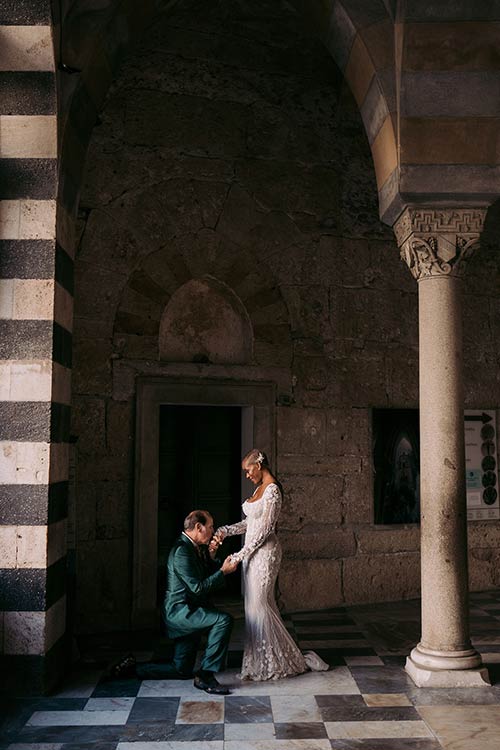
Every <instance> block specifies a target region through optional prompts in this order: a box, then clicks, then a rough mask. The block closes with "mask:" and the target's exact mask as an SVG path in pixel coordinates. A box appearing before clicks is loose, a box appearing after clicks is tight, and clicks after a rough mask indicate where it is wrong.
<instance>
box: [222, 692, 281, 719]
mask: <svg viewBox="0 0 500 750" xmlns="http://www.w3.org/2000/svg"><path fill="white" fill-rule="evenodd" d="M225 703H226V713H225V720H226V723H228V724H249V723H252V724H254V723H260V722H272V720H273V714H272V710H271V701H270V699H269V698H268V696H258V697H257V696H254V697H252V696H248V697H244V696H236V695H230V696H228V697H227V698H226V701H225Z"/></svg>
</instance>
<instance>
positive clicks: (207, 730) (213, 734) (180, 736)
mask: <svg viewBox="0 0 500 750" xmlns="http://www.w3.org/2000/svg"><path fill="white" fill-rule="evenodd" d="M164 739H166V740H170V741H171V742H200V741H201V740H207V741H208V740H222V739H224V724H176V725H175V726H173V727H170V728H169V729H168V730H167V732H166V734H165V737H164ZM137 740H140V741H142V735H138V736H137ZM186 750H189V745H186Z"/></svg>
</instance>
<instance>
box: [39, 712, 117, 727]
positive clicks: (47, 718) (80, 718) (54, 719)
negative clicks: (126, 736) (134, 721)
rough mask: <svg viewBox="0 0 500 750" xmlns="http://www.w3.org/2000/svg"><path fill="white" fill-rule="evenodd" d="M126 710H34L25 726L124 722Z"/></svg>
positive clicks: (114, 723) (63, 725)
mask: <svg viewBox="0 0 500 750" xmlns="http://www.w3.org/2000/svg"><path fill="white" fill-rule="evenodd" d="M129 713H130V709H129V710H127V711H123V710H122V711H35V713H34V714H33V715H32V716H31V718H30V720H29V721H28V722H27V723H26V726H30V727H79V726H87V727H88V726H106V725H113V726H116V725H117V724H126V723H127V719H128V715H129Z"/></svg>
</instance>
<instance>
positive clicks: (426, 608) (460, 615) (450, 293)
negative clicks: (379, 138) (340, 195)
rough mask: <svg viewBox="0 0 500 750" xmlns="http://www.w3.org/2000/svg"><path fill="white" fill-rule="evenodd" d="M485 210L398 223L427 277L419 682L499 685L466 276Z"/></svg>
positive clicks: (422, 291)
mask: <svg viewBox="0 0 500 750" xmlns="http://www.w3.org/2000/svg"><path fill="white" fill-rule="evenodd" d="M484 216H485V210H481V209H434V208H432V209H421V208H419V209H414V208H406V209H405V210H404V212H403V213H402V214H401V216H400V217H399V219H398V220H397V222H396V224H395V227H394V231H395V234H396V238H397V240H398V245H399V247H400V251H401V257H402V258H403V259H404V260H405V261H406V263H407V264H408V267H409V269H410V271H411V273H412V274H413V276H414V277H415V279H416V280H417V281H418V299H419V390H420V396H419V402H420V502H421V556H422V557H421V578H422V637H421V641H420V643H419V644H418V645H417V646H416V647H415V648H414V649H413V651H412V652H411V654H410V656H409V657H408V659H407V662H406V671H407V672H408V674H409V675H410V677H411V678H412V679H413V681H414V682H415V683H416V685H418V686H419V687H424V686H426V687H461V686H464V687H465V686H468V687H472V686H478V687H479V686H484V685H487V684H489V679H488V672H487V670H486V669H485V668H484V667H483V666H482V662H481V656H480V654H479V653H478V652H477V651H476V650H475V649H474V648H472V645H471V642H470V636H469V612H468V572H467V509H466V492H465V440H464V418H463V387H462V307H461V286H462V283H463V282H462V276H463V273H464V270H465V266H466V263H467V259H468V258H469V257H470V256H471V254H472V253H473V252H474V250H475V249H476V248H477V247H478V245H479V236H480V232H481V230H482V226H483V221H484Z"/></svg>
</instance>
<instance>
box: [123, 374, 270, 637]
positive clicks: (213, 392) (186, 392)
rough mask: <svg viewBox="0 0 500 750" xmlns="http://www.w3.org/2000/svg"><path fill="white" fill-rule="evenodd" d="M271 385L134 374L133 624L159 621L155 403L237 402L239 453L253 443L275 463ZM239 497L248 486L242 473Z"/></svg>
mask: <svg viewBox="0 0 500 750" xmlns="http://www.w3.org/2000/svg"><path fill="white" fill-rule="evenodd" d="M275 403H276V385H275V383H271V382H267V381H258V382H256V381H236V380H229V379H208V378H207V379H203V380H201V379H196V378H180V377H169V376H166V377H139V378H137V394H136V405H137V406H136V439H135V441H136V445H135V457H136V461H135V467H136V470H135V493H134V530H133V558H132V613H131V615H132V627H133V628H145V627H154V626H155V625H157V622H158V609H157V604H156V595H157V583H156V576H157V566H158V462H159V440H160V420H159V414H160V406H162V405H175V406H239V407H240V408H241V449H242V454H243V455H244V454H245V453H246V452H247V451H249V450H250V449H251V448H253V447H254V441H255V444H256V445H257V444H258V447H259V448H261V449H262V450H264V451H266V453H267V454H268V455H269V457H270V459H271V462H272V465H274V463H275V453H276V448H275V446H276V426H275ZM241 489H242V496H243V492H244V491H245V490H246V489H247V488H246V487H245V479H244V477H243V475H242V485H241Z"/></svg>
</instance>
